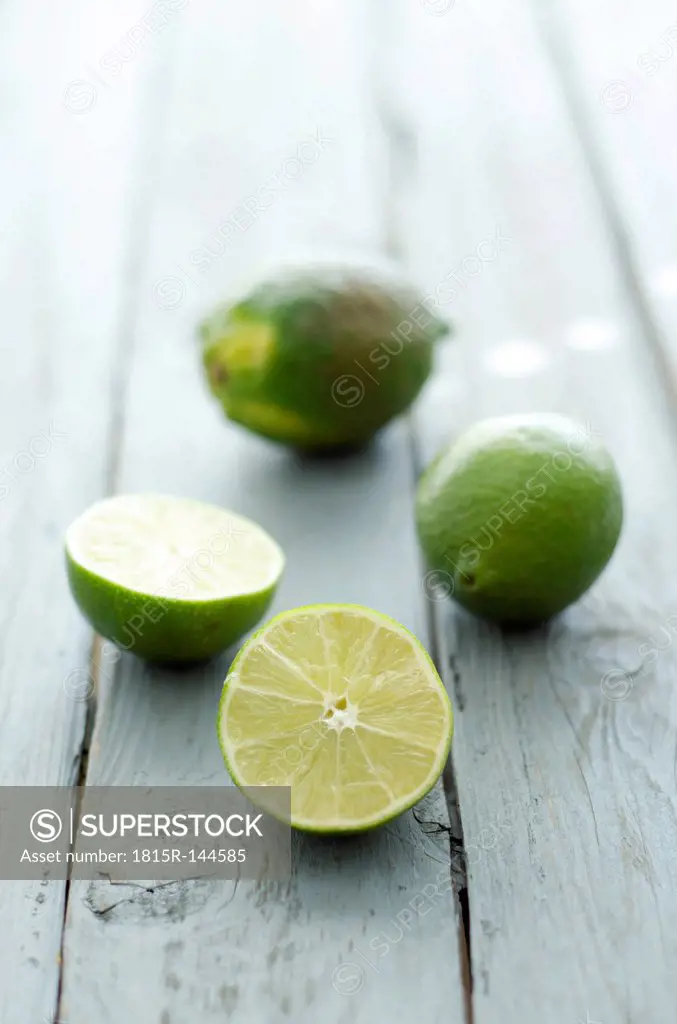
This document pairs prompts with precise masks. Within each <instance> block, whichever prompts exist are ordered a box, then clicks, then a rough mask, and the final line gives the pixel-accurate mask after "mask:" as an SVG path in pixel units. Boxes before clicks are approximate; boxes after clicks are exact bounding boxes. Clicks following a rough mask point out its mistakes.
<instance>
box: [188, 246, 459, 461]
mask: <svg viewBox="0 0 677 1024" xmlns="http://www.w3.org/2000/svg"><path fill="white" fill-rule="evenodd" d="M447 330H448V328H447V325H446V324H444V323H443V322H442V321H441V320H439V319H438V318H437V317H436V316H435V315H434V314H433V313H432V312H431V311H430V310H429V308H428V307H427V306H426V305H425V303H424V301H423V299H422V297H421V296H420V295H418V294H417V293H416V292H415V291H414V290H413V289H412V288H411V287H409V286H407V285H404V284H402V283H401V282H400V281H399V280H398V279H397V278H395V277H393V276H392V275H390V274H389V275H388V276H384V275H383V274H379V273H377V272H374V271H369V270H363V269H359V268H354V267H345V266H338V265H326V266H310V267H306V268H301V269H289V270H286V271H280V272H278V273H277V274H275V275H273V276H272V277H269V278H268V279H266V280H265V281H263V282H261V283H260V284H259V285H258V286H257V287H255V288H254V289H253V290H252V291H250V292H249V293H248V294H246V295H244V296H243V297H242V298H240V299H239V301H236V302H235V303H234V304H232V305H225V306H221V307H220V308H218V309H217V310H216V311H215V312H214V313H213V314H212V316H210V317H209V318H208V319H207V320H206V321H205V322H204V323H203V324H202V326H201V335H202V339H203V344H204V348H203V361H204V366H205V370H206V373H207V377H208V380H209V385H210V388H211V390H212V392H213V393H214V395H215V396H216V397H217V398H218V399H219V401H220V402H221V405H222V406H223V409H224V411H225V413H226V415H227V416H228V418H229V419H231V420H233V421H235V422H236V423H239V424H241V425H242V426H244V427H247V428H248V429H249V430H252V431H254V433H257V434H260V435H262V436H263V437H266V438H269V439H271V440H273V441H279V442H282V443H284V444H288V445H292V446H294V447H299V448H305V449H310V450H321V449H325V448H337V447H344V446H346V445H353V444H360V443H362V442H364V441H367V440H368V439H369V438H371V437H372V435H373V434H375V433H376V431H378V430H379V429H380V428H381V427H383V426H384V425H385V424H386V423H388V422H389V420H391V419H393V417H395V416H398V415H399V414H400V413H402V412H404V411H405V410H406V409H407V408H408V407H409V406H410V405H411V403H412V402H413V401H414V399H415V398H416V396H417V394H418V393H419V391H420V390H421V388H422V387H423V385H424V383H425V381H426V380H427V378H428V376H429V374H430V371H431V367H432V359H433V347H434V343H435V341H436V340H437V339H438V338H440V337H442V336H443V335H444V334H446V333H447Z"/></svg>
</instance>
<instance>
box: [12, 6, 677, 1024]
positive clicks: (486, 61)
mask: <svg viewBox="0 0 677 1024" xmlns="http://www.w3.org/2000/svg"><path fill="white" fill-rule="evenodd" d="M675 22H677V12H675V10H674V7H673V5H671V4H669V3H667V2H666V0H647V2H645V3H643V4H632V3H630V2H629V0H627V2H624V3H621V4H620V5H619V3H618V2H617V0H616V2H612V0H595V3H589V2H588V0H547V2H546V0H544V2H542V3H537V2H536V0H534V2H533V3H530V2H529V0H511V2H509V0H482V3H481V4H480V3H479V2H471V0H424V2H422V3H420V2H415V0H409V2H407V3H404V2H401V0H393V2H392V3H389V4H388V3H386V2H385V0H372V2H370V3H368V2H364V0H361V2H360V0H306V2H303V0H287V2H286V3H284V4H281V3H277V2H274V0H257V2H256V3H252V4H247V3H243V4H230V5H225V4H223V3H221V2H219V0H191V2H188V0H165V2H163V3H158V4H156V5H155V7H154V8H152V10H150V11H149V8H148V6H147V4H145V3H143V2H141V0H124V2H117V3H115V4H113V3H110V4H103V5H102V4H88V3H85V2H84V0H64V2H62V3H60V4H58V5H57V4H54V5H51V6H49V7H48V6H47V5H46V4H39V3H37V2H34V0H21V2H19V0H6V3H5V4H4V5H3V7H2V10H1V11H0V58H1V59H0V68H1V71H0V77H1V79H2V92H1V93H0V95H1V96H2V100H1V102H0V123H2V126H3V139H4V146H3V159H2V182H3V201H2V204H1V206H0V218H1V219H0V264H1V266H2V277H1V281H2V284H1V287H2V320H3V329H2V332H1V334H0V348H1V352H2V357H3V360H4V373H3V377H2V380H3V400H2V403H0V425H1V426H0V444H1V446H2V459H0V465H2V467H4V468H3V471H2V475H0V579H1V580H2V591H1V595H0V651H1V659H2V660H1V667H0V710H1V712H2V713H1V715H0V783H2V784H5V785H8V784H41V785H42V784H45V785H46V784H61V785H72V784H74V783H76V782H78V780H79V781H81V782H86V783H87V784H88V785H94V784H147V785H151V784H176V785H178V784H183V785H204V784H217V785H218V784H221V783H224V784H225V783H227V782H228V779H227V776H226V774H225V771H224V768H223V764H222V760H221V756H220V753H219V750H218V747H217V743H216V738H215V733H214V726H213V720H214V713H215V707H216V702H217V697H218V694H219V691H220V687H221V683H222V680H223V678H224V675H225V672H226V670H227V666H228V658H227V657H226V658H224V659H222V660H221V661H219V662H218V663H216V664H211V665H209V666H208V667H206V668H202V669H200V670H195V671H192V672H190V673H183V674H176V673H174V674H172V673H167V672H161V671H158V670H153V669H150V668H148V667H146V666H145V665H143V664H142V663H140V662H138V661H136V660H135V659H134V658H132V657H131V656H128V655H123V656H122V657H121V658H120V659H116V658H114V657H113V656H112V655H111V652H110V648H102V647H101V645H100V644H99V643H98V642H94V643H93V640H92V635H91V632H90V631H89V630H88V628H87V626H86V624H85V623H84V622H83V621H82V620H81V618H80V616H79V615H78V613H77V611H76V609H75V607H74V605H73V603H72V601H71V599H70V597H69V595H68V591H67V587H66V581H65V576H64V571H63V564H62V538H63V533H64V530H65V528H66V526H67V524H68V523H69V522H70V520H71V519H72V518H74V517H75V516H76V515H77V514H78V513H79V512H80V511H81V510H82V509H83V508H84V507H86V506H87V504H89V503H90V502H92V501H94V500H95V499H97V498H99V497H101V496H102V495H105V494H108V493H112V492H125V491H136V490H143V491H153V490H156V491H161V492H169V493H176V494H183V495H191V496H195V497H198V498H202V499H205V500H208V501H213V502H216V503H220V504H223V505H225V506H226V507H231V508H233V509H234V510H236V511H239V512H242V513H244V514H247V515H251V516H252V517H253V518H255V519H257V520H258V521H260V522H261V523H262V524H263V525H264V526H265V527H266V528H267V529H268V530H269V531H270V532H271V533H272V534H273V535H274V536H275V537H276V538H277V539H278V540H279V541H280V542H281V543H282V544H283V546H284V547H285V549H286V551H287V554H288V566H289V567H288V572H287V575H286V577H285V580H284V585H283V586H282V588H281V591H280V593H279V595H278V598H277V602H276V610H279V609H282V608H286V607H292V606H294V605H298V604H303V603H309V602H314V601H357V602H360V603H363V604H367V605H373V606H374V607H375V608H377V609H380V610H381V611H383V612H386V613H389V614H391V615H393V616H394V617H396V618H397V619H399V620H401V621H402V622H403V623H405V624H406V625H407V626H409V627H411V628H413V629H414V630H415V631H417V633H418V634H419V635H420V636H421V637H422V638H423V639H425V640H426V642H427V644H428V646H429V647H430V649H431V650H432V651H433V652H434V654H435V656H436V658H437V660H438V664H439V666H440V669H441V671H442V672H443V674H444V677H445V680H446V682H447V684H448V687H449V691H450V694H451V696H452V700H453V703H454V706H455V713H456V734H455V740H454V745H453V764H452V765H451V766H450V769H449V772H448V778H447V779H446V782H445V786H444V789H443V787H442V786H441V785H440V786H439V788H438V789H437V790H436V791H435V793H434V794H433V795H432V797H431V798H430V799H429V800H428V801H426V802H425V803H424V804H423V805H422V806H420V807H419V808H417V809H416V810H415V811H414V812H412V813H411V814H408V815H405V816H404V817H403V818H401V819H400V820H398V821H397V822H396V823H394V824H393V825H391V826H388V827H386V828H383V829H382V830H380V832H378V834H375V835H372V836H371V837H367V838H364V839H361V840H355V841H353V842H348V843H345V842H344V843H340V844H333V843H331V842H327V841H324V842H317V841H312V840H311V839H308V838H304V837H297V839H296V841H295V848H294V859H295V873H294V877H293V880H292V881H291V882H289V884H280V885H278V886H268V887H263V888H261V887H257V886H256V885H254V883H251V882H250V883H247V882H244V881H243V882H241V883H240V884H239V885H236V884H234V883H229V882H218V883H216V882H211V883H207V882H204V881H203V882H177V883H172V884H169V885H164V886H158V887H156V888H153V887H143V886H131V885H130V886H120V885H116V886H113V885H111V884H109V883H108V882H105V881H102V882H98V883H86V882H76V881H74V882H72V884H70V885H67V884H63V883H56V882H55V883H51V884H49V885H43V884H40V883H38V882H36V883H33V884H21V883H12V882H3V883H2V885H1V886H0V919H1V920H2V922H3V925H2V929H0V965H1V971H2V984H1V986H0V1021H1V1022H2V1024H43V1022H44V1021H49V1022H51V1021H55V1020H60V1021H62V1022H65V1024H91V1022H92V1021H97V1022H98V1024H196V1022H198V1021H199V1022H200V1024H208V1022H217V1021H225V1020H232V1021H236V1022H238V1024H240V1022H242V1024H244V1022H249V1021H256V1022H259V1021H260V1022H261V1024H264V1022H265V1024H281V1022H285V1021H293V1022H294V1024H316V1022H319V1021H322V1022H323V1024H347V1022H358V1024H367V1022H369V1024H373V1022H384V1024H386V1022H388V1024H390V1022H397V1024H399V1022H403V1024H410V1022H415V1021H425V1022H426V1024H433V1022H434V1024H460V1022H468V1021H474V1022H475V1024H512V1022H513V1021H514V1022H517V1021H519V1022H520V1024H537V1022H538V1024H540V1022H541V1021H547V1022H548V1024H577V1022H579V1021H581V1022H584V1024H592V1022H598V1024H625V1022H628V1024H638V1022H641V1024H644V1022H651V1024H670V1022H672V1021H674V1020H675V1016H676V1013H677V1011H676V1010H675V959H676V956H677V926H676V925H675V916H676V911H677V896H676V895H675V893H676V891H677V859H676V853H677V849H676V846H677V844H676V839H677V821H676V801H675V779H676V775H675V772H676V760H675V729H674V726H675V719H676V718H677V697H675V696H674V692H675V691H674V678H675V667H676V666H677V646H676V645H675V644H674V642H673V641H674V636H675V635H676V633H677V582H676V580H675V572H674V567H675V565H677V529H676V528H675V524H676V522H677V447H676V445H677V438H676V435H675V419H674V416H675V390H674V386H675V369H676V360H677V355H676V351H675V345H674V337H675V329H677V256H676V249H677V203H676V202H675V195H676V186H675V182H676V181H677V146H676V144H675V111H676V109H677V102H676V97H677V55H676V56H675V57H674V58H672V51H673V47H675V48H676V49H677V29H675V27H674V23H675ZM673 40H674V42H673ZM671 58H672V59H671ZM264 197H267V198H264ZM327 248H331V249H336V248H338V249H341V250H346V249H347V250H354V251H356V252H360V253H364V252H370V253H381V254H383V253H385V254H386V255H389V256H391V257H395V258H397V259H398V260H400V261H401V262H402V263H403V264H404V266H405V267H406V268H407V270H408V272H409V273H410V274H411V276H412V277H413V278H414V279H415V280H416V281H417V282H418V284H420V286H421V287H422V288H423V289H424V291H425V292H426V293H428V294H432V295H438V296H440V295H443V296H445V298H444V301H443V303H442V304H441V306H440V312H441V313H442V315H443V316H445V317H449V318H450V319H451V320H453V321H454V322H455V324H456V325H457V337H456V340H454V341H453V342H451V343H449V344H448V345H447V346H446V347H445V348H444V350H443V352H442V354H441V358H440V365H439V370H438V374H437V376H436V378H435V380H434V381H433V382H432V383H431V384H430V385H429V386H428V388H427V390H426V392H425V395H424V397H423V398H422V399H421V401H420V402H419V403H418V405H417V407H416V411H415V414H414V415H413V417H412V418H411V419H410V420H409V421H405V420H401V421H399V422H398V423H396V424H394V425H393V426H392V427H391V428H390V429H388V430H386V431H385V432H384V433H383V435H382V437H381V438H380V440H379V441H378V443H377V444H376V445H374V447H373V448H372V449H371V451H370V452H369V453H367V454H366V455H364V456H363V457H361V458H355V459H353V460H343V461H333V462H329V463H326V464H325V463H316V464H313V465H312V466H311V465H308V464H307V463H304V462H303V461H300V460H298V459H295V458H294V457H293V456H290V455H288V454H286V453H285V452H283V451H281V450H278V449H277V448H275V447H273V446H269V445H267V444H265V443H264V442H262V441H259V440H257V439H256V438H253V437H250V436H247V435H245V433H244V432H241V431H239V430H237V429H236V428H231V427H229V426H227V425H226V424H225V422H224V421H223V419H222V417H221V415H220V412H219V410H218V408H217V407H216V404H215V403H214V402H213V401H211V400H210V399H209V398H208V396H207V395H206V392H205V387H204V384H203V381H202V379H201V374H200V367H199V358H198V350H197V345H196V341H195V338H194V326H195V323H196V321H197V320H198V318H199V317H200V315H201V314H202V313H203V312H204V311H205V310H207V309H208V308H209V307H210V306H211V305H212V304H213V303H214V302H216V301H217V300H218V299H219V298H220V297H221V296H222V295H223V294H224V293H226V292H227V291H228V290H229V289H230V288H231V286H232V285H233V283H234V282H235V281H236V280H237V279H238V278H239V277H240V276H241V275H242V274H243V273H244V272H246V271H248V270H249V269H251V268H252V267H254V266H255V265H256V264H258V262H259V261H261V260H265V261H274V260H276V259H277V258H281V257H285V258H286V257H288V256H289V255H292V254H294V253H296V252H297V251H300V252H309V253H317V252H320V251H323V250H325V249H327ZM528 410H556V411H561V412H567V413H569V414H571V415H573V416H576V417H577V418H579V419H580V420H581V421H583V422H584V423H586V424H588V425H589V426H590V428H591V429H594V430H597V431H599V432H600V434H601V435H602V436H603V438H604V440H605V441H606V443H607V444H608V445H609V447H610V448H611V450H612V451H613V453H614V454H615V456H616V458H617V460H618V463H619V466H620V470H621V473H622V477H623V482H624V488H625V493H626V498H627V521H626V526H625V529H624V534H623V538H622V542H621V544H620V546H619V549H618V551H617V553H616V555H615V557H614V559H613V562H612V564H611V565H610V567H609V568H608V570H607V571H606V572H605V574H604V576H603V578H602V579H601V580H600V581H599V583H598V584H597V585H596V586H595V587H594V588H593V589H592V591H591V592H590V593H589V594H588V595H587V596H586V597H585V598H584V599H583V600H582V601H581V602H579V604H578V605H576V606H575V607H573V608H572V609H570V610H569V611H568V612H566V613H565V614H564V615H562V616H561V617H560V618H559V619H557V620H556V621H555V622H553V623H552V624H551V625H550V627H549V628H548V629H546V630H543V631H542V632H540V633H538V634H537V635H535V636H529V637H526V638H525V637H521V638H520V637H510V636H506V635H503V634H502V633H501V632H500V631H499V630H497V629H494V628H491V627H489V626H487V625H484V624H482V623H481V622H479V621H476V620H474V619H472V618H470V617H469V616H466V615H464V614H462V613H459V612H458V611H457V610H455V609H454V608H453V607H452V606H451V605H450V604H449V603H448V602H443V601H438V600H436V599H435V598H437V597H438V596H439V595H438V593H437V591H435V590H430V588H426V585H425V578H424V571H423V569H422V567H421V564H420V561H419V556H418V552H417V550H416V546H415V542H414V537H413V530H412V491H413V487H414V481H415V477H416V474H417V473H418V472H419V470H420V468H421V466H422V464H423V463H424V462H425V461H426V460H427V459H428V458H429V457H430V456H431V455H432V453H433V452H434V451H435V449H436V448H437V447H438V446H439V445H440V444H441V443H442V442H443V440H444V439H446V438H449V437H450V436H453V435H454V434H456V433H457V432H458V431H459V429H461V428H462V427H463V426H464V425H465V424H466V423H468V422H470V421H472V420H474V419H476V418H478V417H480V416H483V415H490V414H497V413H503V412H508V411H528ZM41 436H42V438H43V440H40V437H41ZM43 453H44V454H43ZM83 673H84V676H83ZM90 674H91V680H92V683H91V687H90V686H89V684H88V683H86V685H84V686H82V685H80V686H79V688H78V687H77V686H74V682H73V681H74V680H76V681H77V680H80V682H81V681H82V679H83V678H84V679H85V681H86V680H88V679H89V676H90ZM90 689H91V691H92V692H91V693H90ZM0 827H1V824H0ZM449 873H451V877H452V878H453V881H454V891H453V892H451V891H449V887H448V886H446V887H445V886H444V885H441V884H439V883H438V880H440V879H442V880H444V879H445V878H448V877H449ZM435 885H438V889H434V888H432V889H431V886H433V887H434V886H435Z"/></svg>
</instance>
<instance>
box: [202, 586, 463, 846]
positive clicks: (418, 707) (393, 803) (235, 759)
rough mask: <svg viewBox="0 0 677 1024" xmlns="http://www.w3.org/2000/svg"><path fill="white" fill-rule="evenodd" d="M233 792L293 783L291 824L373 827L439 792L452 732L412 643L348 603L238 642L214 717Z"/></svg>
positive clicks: (292, 616) (326, 828)
mask: <svg viewBox="0 0 677 1024" xmlns="http://www.w3.org/2000/svg"><path fill="white" fill-rule="evenodd" d="M218 729H219V738H220V742H221V747H222V750H223V754H224V758H225V760H226V763H227V765H228V767H229V770H230V772H231V775H232V777H233V779H234V781H235V783H236V784H237V785H238V786H243V787H247V786H261V785H269V786H291V791H292V792H291V823H292V825H294V826H295V827H297V828H301V829H306V830H308V831H315V832H352V831H360V830H363V829H368V828H372V827H374V826H375V825H378V824H381V823H382V822H385V821H387V820H389V819H390V818H392V817H394V816H395V815H397V814H399V813H401V812H402V811H404V810H406V809H407V808H408V807H411V806H412V805H413V804H414V803H416V801H417V800H419V799H420V798H421V797H422V796H424V794H425V793H427V792H428V790H429V789H430V788H431V787H432V786H433V785H434V783H435V781H436V780H437V778H438V777H439V775H440V773H441V771H442V768H443V766H444V763H445V760H446V758H447V754H448V751H449V745H450V742H451V734H452V712H451V705H450V703H449V698H448V697H447V694H446V691H445V689H444V687H443V685H442V683H441V681H440V678H439V676H438V674H437V672H436V671H435V667H434V665H433V663H432V661H431V660H430V658H429V657H428V655H427V654H426V652H425V650H424V649H423V647H422V646H421V645H420V643H419V642H418V641H417V640H416V638H415V637H414V636H413V635H412V634H411V633H409V632H408V631H407V630H406V629H405V628H404V627H403V626H401V625H399V623H397V622H395V621H394V620H392V619H389V618H387V617H386V616H385V615H381V614H379V613H378V612H374V611H372V610H370V609H368V608H361V607H358V606H355V605H318V606H314V607H308V608H298V609H295V610H293V611H289V612H284V613H283V614H282V615H279V616H277V617H276V618H275V619H273V620H272V621H271V622H269V623H268V624H267V625H266V626H265V627H264V628H263V629H262V630H260V631H259V632H258V633H257V634H256V635H255V636H254V637H252V639H251V640H250V641H249V642H248V643H247V644H246V645H245V646H244V648H243V649H242V651H241V652H240V654H239V655H238V657H237V658H236V659H235V662H234V664H233V667H232V669H231V672H230V674H229V676H228V678H227V680H226V684H225V686H224V691H223V696H222V699H221V707H220V713H219V720H218Z"/></svg>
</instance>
